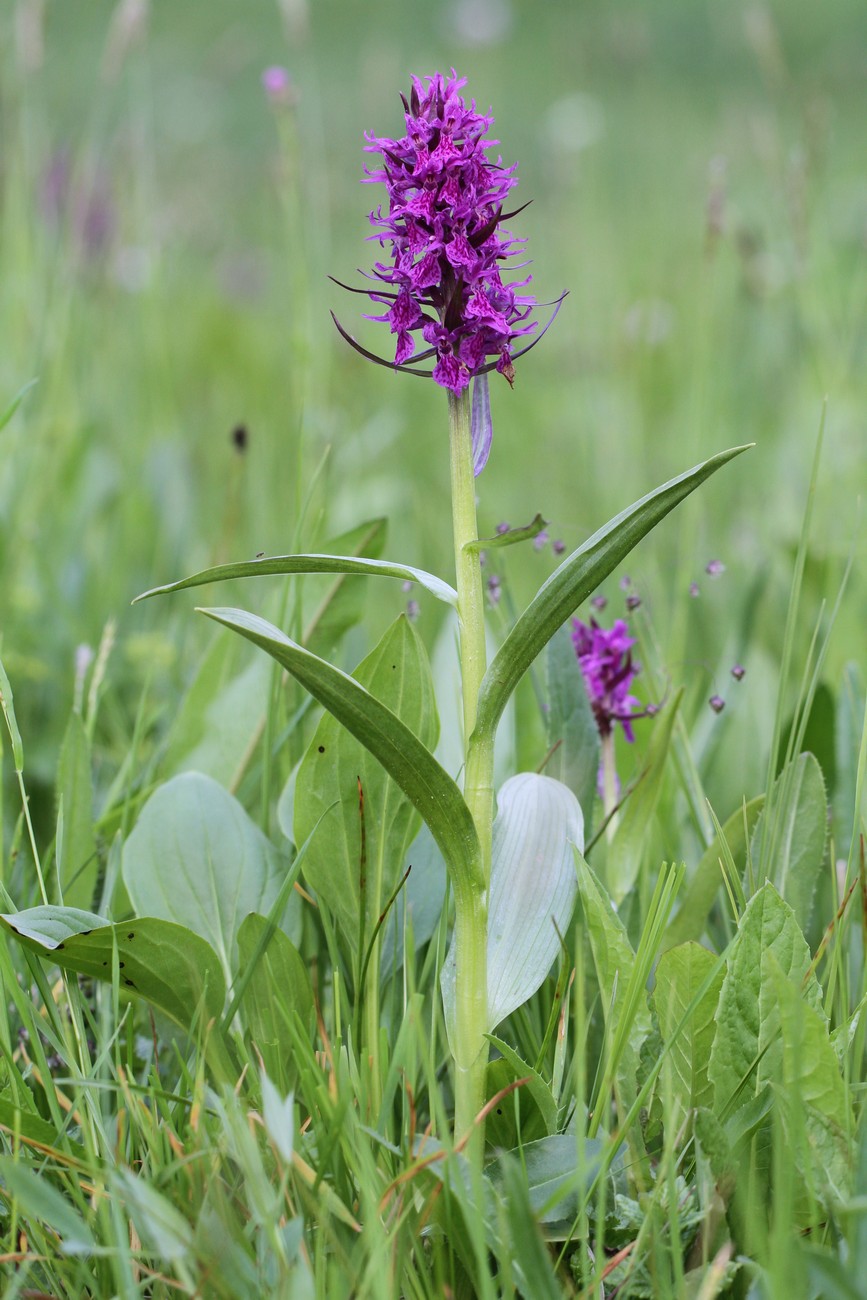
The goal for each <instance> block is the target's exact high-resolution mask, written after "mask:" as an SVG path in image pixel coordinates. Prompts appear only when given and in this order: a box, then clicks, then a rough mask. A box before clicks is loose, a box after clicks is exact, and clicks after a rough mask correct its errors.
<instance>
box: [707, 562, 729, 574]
mask: <svg viewBox="0 0 867 1300" xmlns="http://www.w3.org/2000/svg"><path fill="white" fill-rule="evenodd" d="M704 571H705V573H707V574H709V575H710V577H712V578H718V577H719V576H720V574H721V573H725V571H726V566H725V565H724V564H723V562H722V560H709V561H708V563H707V564H706V565H705V566H704Z"/></svg>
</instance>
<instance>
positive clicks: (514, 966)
mask: <svg viewBox="0 0 867 1300" xmlns="http://www.w3.org/2000/svg"><path fill="white" fill-rule="evenodd" d="M573 846H574V847H576V848H578V850H579V851H580V850H582V849H583V847H584V818H583V816H582V813H581V806H580V804H579V803H578V800H577V799H576V798H575V796H574V794H573V793H572V791H571V790H570V789H569V788H568V787H567V786H565V785H563V784H562V783H561V782H560V781H555V780H554V779H553V778H552V777H550V776H539V775H538V774H537V773H535V772H521V773H519V775H518V776H513V777H511V779H510V780H508V781H507V782H506V783H505V785H504V786H502V788H501V789H500V791H499V792H498V794H497V816H496V820H495V821H494V833H493V844H492V853H491V889H490V897H489V902H488V1028H489V1030H490V1029H494V1028H495V1027H496V1026H497V1025H498V1024H499V1023H500V1021H501V1020H505V1018H506V1016H508V1015H511V1013H512V1012H513V1011H514V1010H516V1008H518V1007H520V1006H523V1004H524V1003H525V1002H526V1001H527V999H528V998H531V997H532V996H533V994H534V993H535V992H536V990H537V989H538V988H539V987H540V985H541V984H542V981H543V980H544V979H545V976H546V975H547V974H548V972H549V971H550V969H551V967H552V965H553V964H554V961H555V960H556V958H557V953H558V952H559V949H560V935H562V934H563V932H564V930H565V929H566V927H567V926H568V924H569V919H570V917H571V915H572V912H573V909H574V907H575V898H576V895H577V892H578V886H577V881H576V879H575V866H574V858H573ZM558 931H559V932H560V933H559V935H558ZM442 990H443V1004H444V1006H445V1011H446V1023H447V1024H449V1025H452V1024H453V1023H454V1014H455V949H454V945H452V948H451V950H450V952H449V955H448V957H447V958H446V962H445V965H444V966H443V973H442ZM449 1032H450V1033H451V1030H450V1031H449Z"/></svg>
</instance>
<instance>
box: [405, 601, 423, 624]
mask: <svg viewBox="0 0 867 1300" xmlns="http://www.w3.org/2000/svg"><path fill="white" fill-rule="evenodd" d="M420 613H421V605H420V604H419V603H418V601H417V600H408V601H407V602H406V616H407V618H408V619H409V621H410V623H414V622H415V621H416V619H417V618H418V616H419V614H420Z"/></svg>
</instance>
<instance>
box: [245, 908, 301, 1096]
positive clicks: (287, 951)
mask: <svg viewBox="0 0 867 1300" xmlns="http://www.w3.org/2000/svg"><path fill="white" fill-rule="evenodd" d="M263 941H264V945H265V946H264V948H263V949H262V951H261V953H260V946H261V945H262V944H263ZM238 958H239V965H240V969H241V970H242V971H243V972H244V977H245V979H247V985H246V988H245V990H244V996H243V999H242V1001H241V1015H242V1016H243V1019H244V1022H245V1024H246V1026H247V1029H248V1032H249V1034H250V1037H251V1039H252V1040H253V1043H254V1044H255V1047H256V1050H257V1051H258V1053H259V1054H260V1056H261V1057H262V1061H263V1062H264V1065H265V1069H266V1071H267V1072H268V1074H269V1075H270V1077H271V1079H273V1081H274V1083H275V1084H276V1085H277V1086H278V1087H280V1088H282V1089H283V1090H284V1092H288V1091H289V1089H290V1088H291V1087H292V1086H293V1085H294V1083H295V1079H296V1075H297V1071H296V1068H295V1063H294V1060H293V1055H292V1047H291V1042H292V1039H291V1035H290V1034H289V1031H288V1025H289V1021H290V1018H291V1017H292V1016H293V1014H295V1013H297V1014H298V1016H299V1017H300V1019H301V1023H302V1025H303V1026H304V1027H305V1028H306V1026H307V1024H308V1022H309V1020H310V1014H311V1012H312V1010H313V990H312V988H311V987H310V976H309V975H308V973H307V967H306V966H305V965H304V962H303V961H302V959H301V956H300V954H299V952H298V949H297V948H296V947H295V945H294V944H293V943H292V942H291V940H289V939H287V937H286V935H285V934H284V933H283V931H282V930H278V929H277V928H276V927H275V926H273V925H271V924H269V922H268V919H267V918H266V917H264V916H259V915H258V914H257V913H255V912H252V913H251V914H250V915H249V916H248V917H246V918H245V920H244V922H243V923H242V925H241V928H240V929H239V931H238ZM254 962H255V965H254V966H253V969H252V973H251V972H250V967H251V965H252V964H253V963H254Z"/></svg>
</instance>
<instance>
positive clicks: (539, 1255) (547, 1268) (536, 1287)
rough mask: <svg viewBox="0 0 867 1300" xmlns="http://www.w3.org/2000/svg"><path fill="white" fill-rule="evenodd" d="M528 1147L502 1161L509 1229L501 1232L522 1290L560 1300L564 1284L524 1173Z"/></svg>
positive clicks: (501, 1178) (537, 1297) (536, 1299)
mask: <svg viewBox="0 0 867 1300" xmlns="http://www.w3.org/2000/svg"><path fill="white" fill-rule="evenodd" d="M526 1149H527V1148H526V1147H524V1148H522V1150H521V1158H520V1159H518V1158H516V1157H515V1156H514V1155H512V1154H511V1153H510V1154H507V1155H505V1156H503V1157H502V1158H501V1159H500V1161H499V1181H500V1184H501V1186H502V1190H503V1201H504V1203H505V1207H506V1223H507V1225H508V1230H507V1232H505V1233H503V1234H502V1236H503V1237H504V1238H505V1240H506V1241H507V1242H508V1248H509V1253H510V1255H511V1257H512V1262H513V1266H514V1268H515V1272H516V1273H517V1274H518V1278H519V1281H520V1283H521V1294H523V1295H532V1296H533V1300H560V1297H562V1295H563V1288H562V1286H561V1285H560V1283H559V1281H558V1280H557V1278H556V1276H555V1274H554V1269H553V1267H552V1263H551V1255H550V1252H549V1251H548V1250H547V1249H546V1247H545V1243H544V1241H543V1239H542V1236H541V1234H540V1232H539V1228H538V1224H537V1222H536V1216H535V1215H534V1214H533V1207H532V1195H533V1189H532V1188H531V1187H530V1186H528V1183H527V1180H526V1177H525V1171H526V1165H525V1153H526ZM573 1155H574V1152H573Z"/></svg>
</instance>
